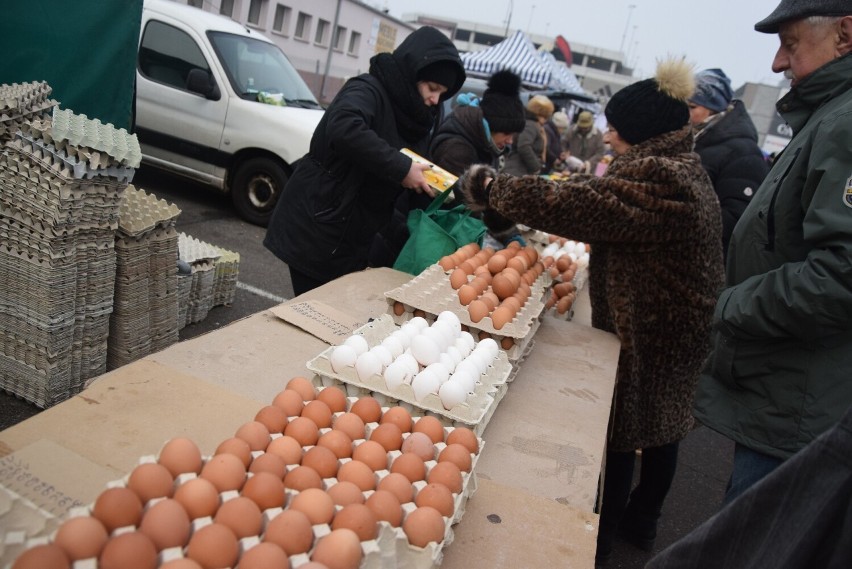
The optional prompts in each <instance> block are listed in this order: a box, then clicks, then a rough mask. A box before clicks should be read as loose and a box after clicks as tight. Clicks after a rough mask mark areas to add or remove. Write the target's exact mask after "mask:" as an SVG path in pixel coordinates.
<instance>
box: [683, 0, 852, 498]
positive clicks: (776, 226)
mask: <svg viewBox="0 0 852 569" xmlns="http://www.w3.org/2000/svg"><path fill="white" fill-rule="evenodd" d="M755 29H756V30H757V31H759V32H763V33H778V35H779V38H780V42H781V45H780V47H779V48H778V51H777V53H776V54H775V59H774V61H773V62H772V70H773V71H775V72H776V73H784V74H785V76H787V77H788V78H790V80H791V89H790V92H789V93H788V94H787V95H785V96H784V97H782V98H781V99H780V100H779V101H778V103H777V105H776V107H777V109H778V112H779V113H781V115H782V116H783V117H784V119H785V120H786V121H787V123H788V124H789V125H790V127H791V128H792V130H793V133H794V135H793V138H792V140H791V141H790V142H789V143H788V145H787V147H786V148H785V149H784V151H783V153H782V154H781V155H780V156H778V158H777V159H776V160H775V163H774V165H773V166H772V169H771V170H770V172H769V174H768V175H767V177H766V179H765V180H764V182H763V184H762V185H761V186H760V188H759V189H758V190H757V193H756V194H755V196H754V198H753V199H752V201H751V203H750V204H749V206H748V208H747V209H746V211H745V212H744V213H743V215H742V217H741V218H740V220H739V222H738V223H737V226H736V227H735V228H734V232H733V236H732V237H731V244H730V248H729V250H728V265H727V288H726V289H725V290H724V291H723V292H722V294H721V296H720V297H719V301H718V303H717V305H716V313H715V316H714V322H713V338H712V342H713V348H714V349H713V353H712V356H711V358H710V360H709V361H708V365H707V368H706V369H705V370H704V372H703V373H702V376H701V380H700V381H699V385H698V391H697V394H696V406H695V413H696V417H697V418H698V420H699V421H701V422H702V423H704V424H705V425H707V426H709V427H710V428H712V429H714V430H716V431H718V432H720V433H721V434H723V435H725V436H726V437H728V438H730V439H732V440H733V441H734V442H735V443H736V445H735V453H734V465H733V471H732V473H731V479H730V482H729V487H728V492H727V494H726V501H730V500H732V499H733V498H734V497H736V496H737V495H739V494H740V493H742V492H743V491H744V490H745V489H746V488H748V487H749V486H751V485H752V484H754V483H755V482H756V481H757V480H760V479H761V478H763V477H764V476H765V475H766V474H767V473H768V472H770V471H772V470H773V469H774V468H776V467H777V466H778V465H779V464H781V463H782V462H783V461H784V460H785V459H787V458H789V457H790V456H792V455H794V454H795V453H796V452H798V451H799V450H800V449H802V448H803V447H804V446H805V445H807V444H808V443H809V442H810V441H812V440H813V439H814V438H816V437H817V436H818V435H819V434H820V433H822V432H824V431H826V430H827V429H829V428H830V427H831V426H832V425H833V424H835V423H836V422H837V421H838V420H839V419H840V417H841V416H842V414H843V412H844V411H845V410H846V409H847V408H848V407H849V405H850V404H852V381H850V379H849V373H850V371H849V370H850V369H852V286H850V283H852V54H850V52H852V4H850V3H849V2H848V0H819V1H812V2H799V1H795V0H783V1H782V2H781V3H780V4H779V6H778V7H777V8H776V9H775V11H774V12H772V13H771V14H770V15H769V16H768V17H767V18H766V19H764V20H762V21H760V22H758V23H757V24H755Z"/></svg>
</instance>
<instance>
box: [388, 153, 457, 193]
mask: <svg viewBox="0 0 852 569" xmlns="http://www.w3.org/2000/svg"><path fill="white" fill-rule="evenodd" d="M400 152H402V153H403V154H405V155H406V156H408V157H409V158H411V159H412V160H414V161H415V162H417V163H419V164H428V165H429V167H430V168H431V169H430V170H424V171H423V177H424V178H426V183H427V184H429V185H430V186H432V187H433V188H435V189H436V190H438V191H439V192H445V191H447V190H449V189H450V188H451V187H452V185H453V184H455V183H456V180H458V179H459V178H458V176H455V175H453V174H451V173H450V172H447V171H446V170H444V169H443V168H441V167H440V166H438V165H437V164H434V163H432V162H429V161H428V160H426V159H425V158H423V157H422V156H420V155H419V154H417V153H416V152H414V151H413V150H409V149H408V148H403V149H402V150H400Z"/></svg>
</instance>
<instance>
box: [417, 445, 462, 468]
mask: <svg viewBox="0 0 852 569" xmlns="http://www.w3.org/2000/svg"><path fill="white" fill-rule="evenodd" d="M403 456H404V455H403ZM445 460H448V461H450V462H452V463H454V464H455V465H456V466H458V467H459V470H463V471H465V472H470V469H471V467H472V463H473V461H472V459H471V458H470V451H469V450H468V449H467V447H466V446H464V445H462V444H459V443H453V444H448V445H447V446H446V447H445V448H444V450H442V451H441V452H440V454H438V462H444V461H445Z"/></svg>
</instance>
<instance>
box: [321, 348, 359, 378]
mask: <svg viewBox="0 0 852 569" xmlns="http://www.w3.org/2000/svg"><path fill="white" fill-rule="evenodd" d="M357 359H358V352H356V351H355V348H353V347H352V346H347V345H345V344H344V345H341V346H335V347H334V348H332V350H331V353H330V354H329V356H328V361H329V363H331V369H333V370H334V371H335V372H337V373H341V372H343V370H345V369H346V368H347V367H352V366H354V365H355V362H356V361H357Z"/></svg>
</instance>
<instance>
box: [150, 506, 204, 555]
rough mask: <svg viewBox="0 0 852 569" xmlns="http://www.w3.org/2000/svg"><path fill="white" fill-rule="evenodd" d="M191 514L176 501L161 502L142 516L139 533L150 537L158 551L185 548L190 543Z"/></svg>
mask: <svg viewBox="0 0 852 569" xmlns="http://www.w3.org/2000/svg"><path fill="white" fill-rule="evenodd" d="M190 522H191V520H190V519H189V514H188V513H187V511H186V508H184V507H183V506H182V505H181V504H180V502H178V501H177V500H174V499H169V498H167V499H165V500H160V501H159V502H157V503H156V504H154V505H153V506H151V507H150V508H148V509H147V510H146V511H145V513H144V514H143V516H142V521H141V522H140V524H139V531H141V532H142V533H144V534H145V535H147V536H148V538H149V539H150V540H151V542H152V543H153V544H154V547H156V548H157V551H162V550H163V549H167V548H169V547H183V546H184V545H186V543H187V541H189V533H190Z"/></svg>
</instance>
